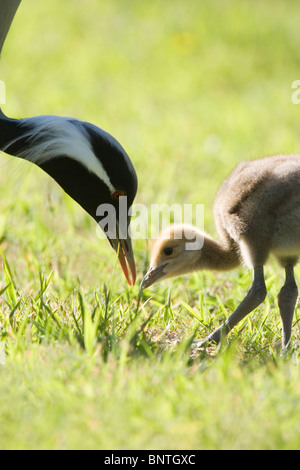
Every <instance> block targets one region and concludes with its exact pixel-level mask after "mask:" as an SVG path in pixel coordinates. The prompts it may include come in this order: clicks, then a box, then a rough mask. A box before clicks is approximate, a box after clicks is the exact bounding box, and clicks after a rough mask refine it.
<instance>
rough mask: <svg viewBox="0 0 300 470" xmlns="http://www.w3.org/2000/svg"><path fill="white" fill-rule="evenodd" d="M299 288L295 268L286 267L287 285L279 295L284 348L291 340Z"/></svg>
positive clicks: (285, 284)
mask: <svg viewBox="0 0 300 470" xmlns="http://www.w3.org/2000/svg"><path fill="white" fill-rule="evenodd" d="M297 297H298V288H297V284H296V281H295V277H294V267H293V266H291V265H289V266H286V267H285V283H284V285H283V287H282V288H281V290H280V292H279V294H278V305H279V310H280V316H281V323H282V348H283V349H284V348H286V347H287V346H288V344H289V341H290V339H291V333H292V322H293V315H294V311H295V305H296V302H297Z"/></svg>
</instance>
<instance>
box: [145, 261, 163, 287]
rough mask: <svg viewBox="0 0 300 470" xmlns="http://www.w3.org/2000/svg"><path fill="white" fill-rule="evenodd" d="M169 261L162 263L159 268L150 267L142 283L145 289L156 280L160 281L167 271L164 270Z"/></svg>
mask: <svg viewBox="0 0 300 470" xmlns="http://www.w3.org/2000/svg"><path fill="white" fill-rule="evenodd" d="M167 264H168V263H165V264H162V265H161V266H159V267H158V268H152V267H150V268H149V270H148V272H147V273H146V274H145V276H144V279H143V280H142V283H141V288H142V289H145V287H149V286H152V284H154V282H156V281H158V279H160V278H161V277H163V276H164V275H165V274H166V273H165V272H164V268H165V266H166V265H167Z"/></svg>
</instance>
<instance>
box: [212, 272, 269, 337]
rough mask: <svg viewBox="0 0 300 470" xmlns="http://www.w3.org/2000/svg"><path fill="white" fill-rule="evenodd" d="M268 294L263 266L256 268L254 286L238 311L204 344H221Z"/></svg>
mask: <svg viewBox="0 0 300 470" xmlns="http://www.w3.org/2000/svg"><path fill="white" fill-rule="evenodd" d="M266 293H267V289H266V285H265V279H264V271H263V267H262V266H258V267H255V268H254V271H253V282H252V286H251V288H250V290H249V292H248V294H247V295H246V297H245V298H244V300H242V302H241V303H240V305H239V306H238V307H237V309H236V310H235V311H234V312H233V313H232V315H230V317H229V318H228V319H227V320H226V321H225V323H223V325H221V326H220V327H219V328H218V329H217V330H215V331H214V332H213V333H211V334H210V335H209V336H208V337H207V338H206V340H205V341H204V343H217V344H218V343H219V342H220V340H221V337H222V336H226V335H227V334H228V333H229V331H230V330H232V328H233V327H234V326H235V325H237V323H239V322H240V321H241V320H242V319H243V318H244V317H245V316H246V315H248V313H250V312H252V310H254V309H255V308H256V307H258V306H259V305H260V304H261V303H262V302H263V301H264V299H265V297H266Z"/></svg>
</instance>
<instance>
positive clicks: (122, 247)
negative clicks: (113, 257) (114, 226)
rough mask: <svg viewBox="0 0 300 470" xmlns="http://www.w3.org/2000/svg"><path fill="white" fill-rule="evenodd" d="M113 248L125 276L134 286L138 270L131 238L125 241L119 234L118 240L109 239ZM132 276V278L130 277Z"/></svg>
mask: <svg viewBox="0 0 300 470" xmlns="http://www.w3.org/2000/svg"><path fill="white" fill-rule="evenodd" d="M108 240H109V242H110V244H111V246H112V247H113V249H114V250H115V252H116V253H117V256H118V259H119V263H120V265H121V268H122V270H123V273H124V276H125V277H126V280H127V282H128V284H129V285H130V286H133V285H134V283H135V280H136V269H135V262H134V255H133V250H132V243H131V238H129V237H128V238H127V239H123V238H119V234H117V238H115V239H112V238H108ZM130 274H131V277H130Z"/></svg>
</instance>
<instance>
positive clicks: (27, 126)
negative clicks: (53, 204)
mask: <svg viewBox="0 0 300 470" xmlns="http://www.w3.org/2000/svg"><path fill="white" fill-rule="evenodd" d="M19 4H20V0H0V12H1V14H0V52H1V49H2V46H3V43H4V40H5V38H6V35H7V33H8V30H9V28H10V24H11V22H12V19H13V17H14V14H15V12H16V10H17V8H18V6H19ZM0 150H3V151H4V152H6V153H8V154H10V155H13V156H16V157H19V158H23V159H25V160H28V161H31V162H32V163H35V164H36V165H37V166H39V167H40V168H42V169H43V170H44V171H45V172H46V173H48V174H49V175H50V176H51V177H52V178H53V179H54V180H55V181H56V182H57V183H58V184H59V185H60V186H61V187H62V188H63V189H64V190H65V191H66V193H67V194H69V195H70V196H71V197H72V198H73V199H74V200H75V201H76V202H78V203H79V204H80V205H81V207H82V208H83V209H85V210H86V211H87V212H88V214H90V215H91V216H92V217H93V218H94V219H95V220H96V221H97V222H98V223H99V225H100V226H101V228H102V229H103V230H104V233H105V235H106V236H107V238H108V240H109V242H110V244H111V246H112V248H113V249H114V250H115V251H116V253H117V255H118V258H119V262H120V264H121V267H122V269H123V272H124V274H125V277H126V279H127V282H128V283H129V284H134V282H135V278H136V271H135V262H134V256H133V250H132V243H131V238H130V234H129V224H130V215H129V213H130V207H131V205H132V203H133V200H134V197H135V195H136V191H137V176H136V173H135V170H134V167H133V165H132V163H131V161H130V159H129V157H128V155H127V153H126V152H125V150H124V149H123V147H122V146H121V145H120V144H119V142H118V141H117V140H116V139H115V138H114V137H112V136H111V135H110V134H108V133H107V132H105V131H104V130H103V129H101V128H99V127H97V126H95V125H93V124H90V123H87V122H82V121H79V120H76V119H72V118H66V117H60V116H37V117H33V118H27V119H20V120H17V119H10V118H8V117H6V116H5V115H4V114H3V112H2V111H1V110H0ZM121 196H123V197H122V200H125V203H124V202H123V204H120V199H121Z"/></svg>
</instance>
